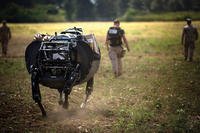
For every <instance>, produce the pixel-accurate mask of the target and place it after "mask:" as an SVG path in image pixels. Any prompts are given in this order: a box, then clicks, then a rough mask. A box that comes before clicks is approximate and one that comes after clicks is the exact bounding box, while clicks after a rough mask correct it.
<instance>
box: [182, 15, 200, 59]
mask: <svg viewBox="0 0 200 133" xmlns="http://www.w3.org/2000/svg"><path fill="white" fill-rule="evenodd" d="M186 22H187V25H185V26H184V27H183V32H182V38H181V43H182V45H183V46H184V56H185V60H186V61H187V60H188V58H189V61H193V54H194V49H195V41H196V40H197V39H198V31H197V28H196V27H194V26H193V25H192V20H191V19H190V18H187V19H186Z"/></svg>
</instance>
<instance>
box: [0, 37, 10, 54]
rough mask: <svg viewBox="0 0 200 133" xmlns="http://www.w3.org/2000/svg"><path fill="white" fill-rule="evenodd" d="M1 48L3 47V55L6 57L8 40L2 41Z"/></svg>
mask: <svg viewBox="0 0 200 133" xmlns="http://www.w3.org/2000/svg"><path fill="white" fill-rule="evenodd" d="M1 46H2V55H3V56H6V55H7V50H8V40H2V41H1Z"/></svg>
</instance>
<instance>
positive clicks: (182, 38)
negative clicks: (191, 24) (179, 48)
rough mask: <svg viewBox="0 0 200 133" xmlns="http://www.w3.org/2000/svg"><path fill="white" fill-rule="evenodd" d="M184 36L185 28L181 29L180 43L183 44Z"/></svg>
mask: <svg viewBox="0 0 200 133" xmlns="http://www.w3.org/2000/svg"><path fill="white" fill-rule="evenodd" d="M184 38H185V30H184V29H183V32H182V37H181V44H182V45H183V41H184Z"/></svg>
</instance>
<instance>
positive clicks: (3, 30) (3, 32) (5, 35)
mask: <svg viewBox="0 0 200 133" xmlns="http://www.w3.org/2000/svg"><path fill="white" fill-rule="evenodd" d="M10 38H11V32H10V28H9V27H8V26H6V24H3V26H2V27H0V42H1V44H2V55H3V56H4V55H5V56H6V55H7V49H8V42H9V40H10Z"/></svg>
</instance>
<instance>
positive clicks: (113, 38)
mask: <svg viewBox="0 0 200 133" xmlns="http://www.w3.org/2000/svg"><path fill="white" fill-rule="evenodd" d="M123 35H124V30H123V29H121V28H120V27H110V28H109V30H108V32H107V37H108V40H109V45H110V48H109V57H110V60H111V63H112V69H113V72H114V74H115V76H116V77H117V76H119V75H121V74H122V60H121V59H122V51H123V47H122V36H123Z"/></svg>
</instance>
